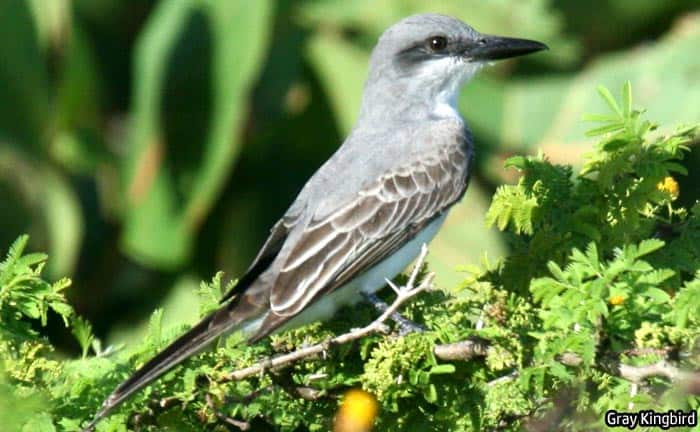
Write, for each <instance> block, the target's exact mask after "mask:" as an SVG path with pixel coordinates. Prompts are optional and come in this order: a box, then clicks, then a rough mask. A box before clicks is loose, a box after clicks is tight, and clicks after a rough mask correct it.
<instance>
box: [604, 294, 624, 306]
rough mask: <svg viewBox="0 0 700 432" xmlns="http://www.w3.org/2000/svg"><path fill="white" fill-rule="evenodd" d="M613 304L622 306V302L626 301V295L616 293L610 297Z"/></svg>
mask: <svg viewBox="0 0 700 432" xmlns="http://www.w3.org/2000/svg"><path fill="white" fill-rule="evenodd" d="M608 301H609V302H610V304H611V305H613V306H620V305H621V304H622V303H624V302H625V297H624V296H621V295H615V296H612V297H610V300H608Z"/></svg>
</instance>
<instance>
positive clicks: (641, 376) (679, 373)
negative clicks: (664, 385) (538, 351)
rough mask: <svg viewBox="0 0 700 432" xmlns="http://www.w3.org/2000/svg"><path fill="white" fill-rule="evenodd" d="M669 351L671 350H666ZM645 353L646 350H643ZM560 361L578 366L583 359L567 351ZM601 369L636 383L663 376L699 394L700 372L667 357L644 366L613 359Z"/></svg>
mask: <svg viewBox="0 0 700 432" xmlns="http://www.w3.org/2000/svg"><path fill="white" fill-rule="evenodd" d="M664 351H665V352H668V351H670V350H664ZM642 352H643V354H646V352H644V351H642ZM558 360H559V362H560V363H562V364H564V365H567V366H578V365H580V364H581V362H582V361H583V360H582V359H581V357H579V356H578V354H575V353H572V352H566V353H563V354H562V355H560V356H559V358H558ZM601 369H603V370H605V371H606V372H608V373H610V374H612V375H617V376H619V377H620V378H624V379H626V380H627V381H630V382H632V383H635V384H639V383H641V382H642V381H644V380H645V379H647V378H649V377H654V376H662V377H666V378H668V379H670V380H671V381H673V382H681V383H684V384H685V385H686V386H687V387H688V392H689V393H691V394H698V393H700V392H698V389H699V388H700V372H688V371H683V370H681V369H679V368H678V367H676V366H674V365H673V364H671V363H670V362H669V361H668V360H667V359H663V360H659V361H658V362H656V363H652V364H648V365H644V366H632V365H627V364H624V363H622V362H620V361H619V360H612V361H611V362H609V363H608V364H605V363H603V364H602V365H601Z"/></svg>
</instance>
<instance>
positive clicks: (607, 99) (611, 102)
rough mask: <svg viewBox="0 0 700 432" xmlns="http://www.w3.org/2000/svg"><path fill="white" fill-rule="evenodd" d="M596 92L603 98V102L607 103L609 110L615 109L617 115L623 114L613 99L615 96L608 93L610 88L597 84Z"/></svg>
mask: <svg viewBox="0 0 700 432" xmlns="http://www.w3.org/2000/svg"><path fill="white" fill-rule="evenodd" d="M598 94H600V96H601V97H602V98H603V100H604V101H605V103H607V104H608V107H610V109H611V110H613V111H615V113H617V115H619V116H620V117H622V116H623V114H622V110H620V107H619V106H618V105H617V102H616V101H615V98H614V97H613V95H612V94H611V93H610V90H608V89H607V88H605V87H603V86H598Z"/></svg>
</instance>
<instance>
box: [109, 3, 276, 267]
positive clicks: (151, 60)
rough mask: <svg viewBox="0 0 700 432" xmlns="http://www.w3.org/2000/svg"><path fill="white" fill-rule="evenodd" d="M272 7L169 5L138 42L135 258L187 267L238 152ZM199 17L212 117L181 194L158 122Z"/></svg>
mask: <svg viewBox="0 0 700 432" xmlns="http://www.w3.org/2000/svg"><path fill="white" fill-rule="evenodd" d="M271 6H272V2H270V1H257V2H216V1H195V0H179V1H177V0H164V1H162V2H161V3H160V4H159V5H158V7H157V8H156V10H155V11H154V12H153V14H152V16H151V17H150V19H149V22H148V23H147V24H146V28H145V29H144V30H143V32H142V34H141V36H140V39H139V41H138V43H137V47H136V54H135V58H134V75H135V76H137V77H140V79H138V80H136V81H135V83H134V105H133V118H132V124H131V133H132V135H131V148H130V153H129V155H128V160H127V163H126V164H125V167H124V177H125V180H126V187H125V192H126V194H127V202H128V209H127V212H126V214H125V215H124V216H125V230H124V235H123V238H122V243H123V246H124V248H125V249H126V251H127V253H129V254H130V255H131V256H132V257H134V258H136V259H138V260H140V261H142V262H144V263H148V264H151V265H155V266H159V267H163V268H168V267H169V268H172V267H175V266H178V265H180V264H182V263H183V262H184V261H185V260H186V259H187V257H188V254H189V253H190V248H191V245H192V241H193V239H194V236H195V235H196V231H197V228H198V227H199V224H200V223H201V222H202V218H203V217H204V216H205V215H206V214H207V212H208V211H209V209H210V207H211V205H212V204H213V200H214V198H216V196H217V194H218V193H219V191H220V188H221V186H222V184H223V181H224V180H225V178H226V176H227V175H228V173H229V170H230V168H231V164H232V162H233V160H234V158H235V156H236V154H237V153H238V150H239V149H238V146H239V138H240V133H241V127H242V120H243V118H244V114H245V112H246V106H247V103H246V102H247V101H246V96H247V94H248V91H249V89H250V86H251V84H252V80H253V79H254V77H255V74H256V72H257V70H258V68H259V66H260V61H261V58H262V54H263V52H264V48H265V45H266V40H267V37H268V24H269V23H268V21H269V17H270V13H271V9H272V7H271ZM195 12H202V13H204V15H205V16H206V18H207V23H208V26H209V28H210V33H211V35H212V45H213V50H212V57H213V58H212V59H211V62H212V69H211V70H212V77H211V79H210V81H211V100H212V107H211V109H210V113H211V117H210V118H209V122H208V130H207V135H206V136H202V140H201V142H198V143H191V144H190V145H191V146H194V147H195V148H197V149H199V151H200V152H201V155H202V157H201V158H200V161H201V162H200V164H199V166H198V167H197V168H196V169H195V170H194V172H193V173H191V175H192V182H191V184H190V185H189V187H187V190H186V191H185V192H184V194H185V196H184V197H181V196H178V194H177V192H176V185H177V184H178V183H180V182H179V180H180V179H178V178H174V175H173V173H172V171H171V169H170V167H168V166H166V165H165V164H164V160H165V157H164V156H165V155H166V154H167V152H168V151H169V150H170V148H169V143H168V142H165V141H164V134H163V127H162V124H161V122H160V111H159V108H160V104H161V95H162V91H163V88H164V85H165V82H164V80H165V71H166V66H167V62H168V60H169V57H170V55H171V53H172V50H173V47H174V44H175V43H176V42H177V40H178V38H179V37H181V36H182V35H181V31H182V30H183V28H185V23H186V21H187V20H188V19H189V17H190V16H191V14H193V13H195Z"/></svg>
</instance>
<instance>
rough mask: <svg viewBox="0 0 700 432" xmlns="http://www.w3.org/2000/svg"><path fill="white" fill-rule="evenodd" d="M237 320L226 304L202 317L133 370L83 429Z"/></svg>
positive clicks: (88, 429)
mask: <svg viewBox="0 0 700 432" xmlns="http://www.w3.org/2000/svg"><path fill="white" fill-rule="evenodd" d="M239 322H240V320H233V319H231V315H230V312H229V311H228V310H227V308H226V307H224V308H222V309H219V310H218V311H216V312H214V313H212V314H211V315H209V316H208V317H206V318H204V319H203V320H202V321H201V322H199V323H198V324H197V325H195V326H194V327H192V329H190V331H188V332H187V333H185V334H183V335H182V336H180V337H179V338H177V340H175V342H173V343H171V344H170V345H169V346H168V347H167V348H165V349H164V350H163V351H161V352H160V353H158V355H156V356H155V357H154V358H152V359H151V360H149V361H148V363H146V364H145V365H143V366H142V367H141V368H140V369H139V370H137V371H136V372H134V374H133V375H132V376H131V377H130V378H129V379H127V380H126V381H124V382H123V383H121V384H120V385H119V386H118V387H117V388H116V389H115V390H114V391H113V392H112V394H110V395H109V396H108V397H107V399H106V400H105V401H104V403H103V404H102V408H101V409H100V411H98V412H97V414H95V417H94V418H93V420H92V421H91V422H90V424H88V425H87V426H86V427H85V428H84V429H83V431H91V430H93V428H94V427H95V425H96V424H97V422H98V421H100V420H101V419H102V418H104V417H105V416H107V414H109V413H110V411H112V410H113V409H114V408H116V407H117V406H118V405H119V404H120V403H122V402H123V401H124V400H125V399H127V398H128V397H129V396H131V395H132V394H134V393H135V392H137V391H139V390H140V389H142V388H143V387H145V386H146V385H148V384H150V383H151V382H152V381H154V380H156V379H158V378H159V377H160V376H162V375H163V374H164V373H166V372H168V371H169V370H170V369H172V368H174V367H175V366H177V365H179V364H180V363H182V362H183V361H184V360H186V359H187V358H188V357H190V356H192V355H194V354H196V353H197V352H199V351H201V350H202V349H204V348H205V347H206V346H207V345H209V343H211V342H212V341H213V340H214V339H216V338H217V337H219V336H221V335H222V334H223V333H225V332H228V331H229V330H231V329H233V328H234V327H235V326H236V325H237V324H238V323H239Z"/></svg>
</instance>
